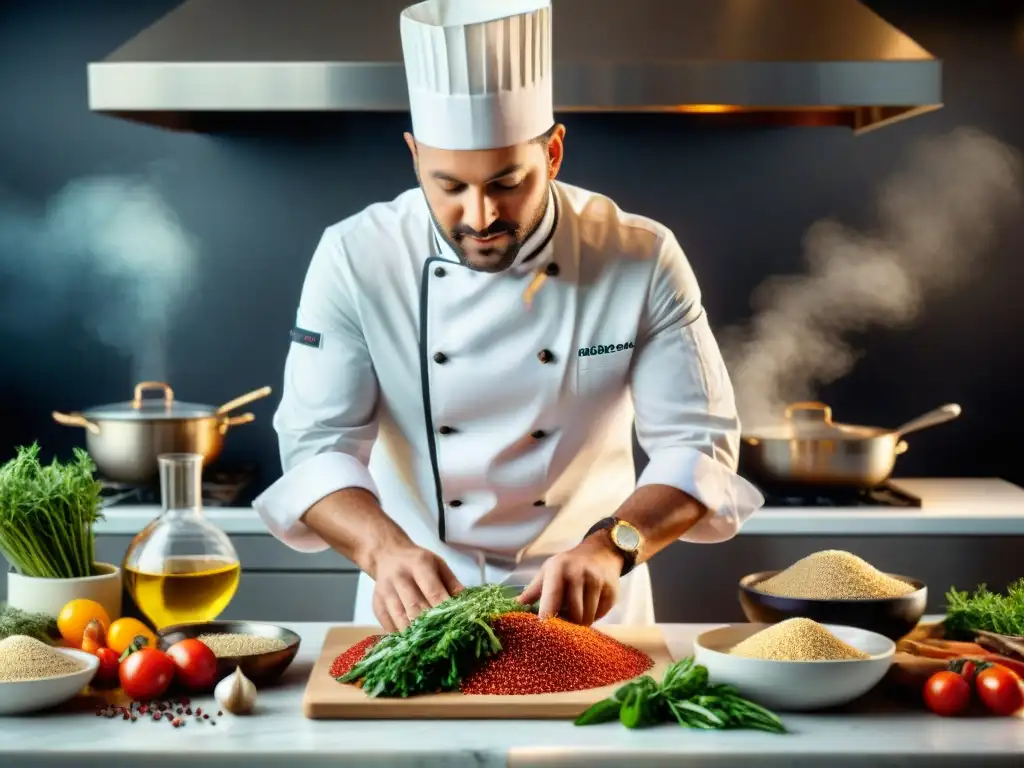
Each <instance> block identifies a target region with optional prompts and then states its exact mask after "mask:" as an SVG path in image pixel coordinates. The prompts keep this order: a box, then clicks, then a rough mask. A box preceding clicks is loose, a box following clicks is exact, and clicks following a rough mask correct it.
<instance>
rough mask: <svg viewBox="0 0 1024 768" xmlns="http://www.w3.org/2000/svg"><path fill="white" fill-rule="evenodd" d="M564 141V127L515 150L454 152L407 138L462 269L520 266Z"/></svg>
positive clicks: (433, 213)
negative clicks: (518, 261) (517, 263)
mask: <svg viewBox="0 0 1024 768" xmlns="http://www.w3.org/2000/svg"><path fill="white" fill-rule="evenodd" d="M564 136H565V128H564V127H563V126H562V125H560V124H559V125H556V126H555V127H554V128H553V129H552V130H551V131H550V132H548V133H546V134H544V135H543V136H541V137H538V138H537V139H535V140H534V141H528V142H523V143H521V144H515V145H513V146H511V147H504V148H502V149H481V150H448V149H437V148H435V147H429V146H427V145H425V144H419V143H417V142H416V140H415V139H414V138H413V137H412V135H411V134H408V133H407V134H405V141H406V143H407V144H408V145H409V149H410V150H411V151H412V156H413V163H414V165H415V168H416V175H417V177H418V178H419V182H420V186H421V187H422V188H423V193H424V195H425V196H426V198H427V205H428V206H429V207H430V213H431V216H432V217H433V219H434V223H435V224H436V225H437V228H438V230H439V231H440V232H441V234H442V236H443V237H444V238H445V240H446V241H447V242H448V244H449V245H450V246H451V247H452V249H453V250H454V251H455V253H456V254H457V255H458V257H459V258H460V259H461V260H462V263H463V264H465V265H466V266H468V267H470V268H471V269H475V270H479V271H481V272H500V271H501V270H503V269H506V268H508V267H509V265H511V264H512V262H513V261H515V259H516V256H517V255H518V254H519V250H520V248H522V246H523V243H524V242H525V240H526V238H527V237H529V236H530V234H531V233H532V232H533V230H534V229H536V228H537V226H538V225H539V224H540V222H541V219H543V217H544V212H545V209H546V206H547V202H548V182H549V181H550V180H552V179H554V178H555V176H556V175H557V174H558V169H559V167H560V166H561V163H562V140H563V138H564Z"/></svg>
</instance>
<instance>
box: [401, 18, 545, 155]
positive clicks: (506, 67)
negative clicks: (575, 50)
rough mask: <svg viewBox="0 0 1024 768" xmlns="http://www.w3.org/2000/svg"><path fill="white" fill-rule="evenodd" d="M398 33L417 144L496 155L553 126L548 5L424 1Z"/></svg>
mask: <svg viewBox="0 0 1024 768" xmlns="http://www.w3.org/2000/svg"><path fill="white" fill-rule="evenodd" d="M401 29H402V53H403V55H404V57H405V74H406V80H407V82H408V86H409V106H410V109H411V112H412V132H413V135H414V136H415V137H416V140H417V141H420V142H423V143H424V144H426V145H428V146H431V147H438V148H441V149H494V148H497V147H507V146H510V145H512V144H518V143H519V142H522V141H528V140H529V139H532V138H535V137H536V136H539V135H541V134H542V133H544V132H545V131H546V130H548V129H549V128H550V127H551V126H552V124H553V123H554V121H555V118H554V109H553V106H552V89H551V3H550V0H425V2H421V3H417V4H416V5H413V6H410V7H408V8H406V9H405V10H404V11H402V17H401Z"/></svg>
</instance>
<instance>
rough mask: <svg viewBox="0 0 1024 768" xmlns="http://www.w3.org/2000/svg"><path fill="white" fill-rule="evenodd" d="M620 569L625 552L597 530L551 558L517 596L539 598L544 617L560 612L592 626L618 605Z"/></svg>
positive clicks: (523, 600) (526, 600)
mask: <svg viewBox="0 0 1024 768" xmlns="http://www.w3.org/2000/svg"><path fill="white" fill-rule="evenodd" d="M607 535H608V534H607V532H605V533H604V536H605V537H607ZM621 573H622V555H621V554H619V553H618V552H616V551H615V550H614V549H613V548H612V547H611V546H610V544H609V543H607V542H606V541H604V540H603V539H602V536H601V534H600V533H597V534H594V535H591V536H588V537H587V538H586V539H584V540H583V541H581V542H580V543H579V544H577V545H576V546H575V547H573V548H572V549H570V550H568V551H566V552H561V553H559V554H557V555H554V556H553V557H550V558H548V560H546V561H545V563H544V565H543V566H542V567H541V569H540V571H539V572H538V573H537V575H536V576H535V577H534V579H533V581H532V582H530V585H529V586H528V587H527V588H526V589H525V590H523V593H522V594H521V595H519V597H518V598H517V599H518V601H519V602H520V603H523V604H524V605H529V604H531V603H535V602H536V601H537V600H538V599H539V600H540V610H539V611H538V615H539V617H540V618H542V619H546V618H550V617H551V616H554V615H556V614H557V615H558V616H560V617H561V618H563V619H566V620H568V621H573V622H575V623H577V624H582V625H583V626H585V627H589V626H590V625H591V624H593V623H594V622H595V621H597V620H598V619H600V618H601V617H603V616H604V615H605V614H606V613H608V611H610V610H611V609H612V606H613V605H615V600H616V599H617V598H618V594H619V576H620V575H621Z"/></svg>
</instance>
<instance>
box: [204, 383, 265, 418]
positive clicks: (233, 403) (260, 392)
mask: <svg viewBox="0 0 1024 768" xmlns="http://www.w3.org/2000/svg"><path fill="white" fill-rule="evenodd" d="M272 391H273V390H272V389H271V388H270V387H260V388H259V389H254V390H253V391H252V392H247V393H245V394H244V395H239V396H238V397H236V398H235V399H234V400H229V401H228V402H226V403H224V405H222V406H221V407H220V408H218V409H217V415H218V416H223V415H224V414H225V413H227V412H228V411H233V410H235V409H236V408H241V407H242V406H243V405H248V404H249V403H251V402H253V401H254V400H259V399H260V398H263V397H267V396H268V395H269V394H270V393H271V392H272Z"/></svg>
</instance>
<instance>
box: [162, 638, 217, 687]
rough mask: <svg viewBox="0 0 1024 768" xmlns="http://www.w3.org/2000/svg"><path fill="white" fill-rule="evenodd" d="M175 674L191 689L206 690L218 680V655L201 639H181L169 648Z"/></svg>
mask: <svg viewBox="0 0 1024 768" xmlns="http://www.w3.org/2000/svg"><path fill="white" fill-rule="evenodd" d="M167 655H168V656H170V657H171V660H172V661H173V662H174V676H175V677H176V678H177V679H178V681H179V682H180V683H181V684H182V685H183V686H185V687H186V688H188V689H189V690H190V691H194V692H198V691H205V690H207V689H209V688H212V687H213V684H214V683H216V682H217V656H216V655H215V654H214V653H213V651H211V650H210V647H209V646H208V645H206V644H205V643H203V642H202V641H201V640H196V639H195V638H189V639H187V640H181V641H179V642H177V643H175V644H174V645H172V646H171V647H170V648H168V649H167Z"/></svg>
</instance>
